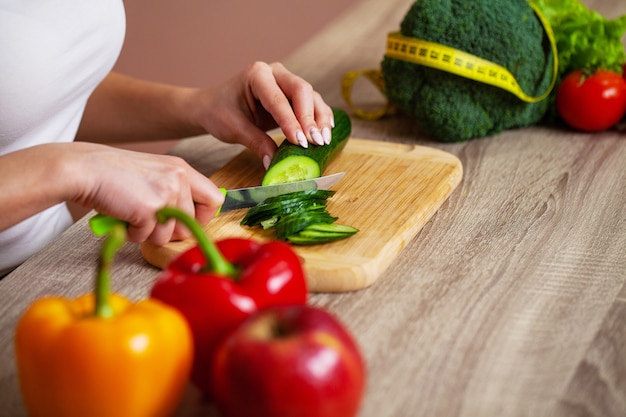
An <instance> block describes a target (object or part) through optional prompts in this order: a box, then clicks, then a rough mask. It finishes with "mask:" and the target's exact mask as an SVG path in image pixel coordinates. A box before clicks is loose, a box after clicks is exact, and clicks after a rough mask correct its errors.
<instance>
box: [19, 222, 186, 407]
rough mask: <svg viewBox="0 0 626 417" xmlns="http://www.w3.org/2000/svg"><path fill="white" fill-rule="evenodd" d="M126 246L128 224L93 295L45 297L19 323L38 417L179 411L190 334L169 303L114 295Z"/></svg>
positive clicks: (104, 261)
mask: <svg viewBox="0 0 626 417" xmlns="http://www.w3.org/2000/svg"><path fill="white" fill-rule="evenodd" d="M125 240H126V230H125V228H124V227H123V226H120V227H117V228H114V229H113V230H112V231H111V233H110V235H109V236H108V237H107V239H106V240H105V243H104V245H103V251H102V256H101V266H100V268H99V270H100V273H99V275H98V279H97V284H96V292H95V294H87V295H84V296H81V297H79V298H76V299H73V300H72V299H67V298H60V297H46V298H41V299H39V300H37V301H35V302H34V303H33V304H32V305H31V306H30V307H29V308H28V309H27V311H26V312H25V313H24V315H23V316H22V317H21V318H20V321H19V322H18V325H17V329H16V334H15V353H16V360H17V370H18V377H19V382H20V389H21V392H22V397H23V401H24V405H25V407H26V410H27V411H28V413H29V414H30V415H31V416H32V417H73V416H76V417H100V416H102V417H159V416H164V417H165V416H168V415H171V414H172V413H173V412H174V411H175V410H176V407H177V406H178V404H179V402H180V400H181V397H182V395H183V392H184V389H185V387H186V385H187V382H188V378H189V373H190V370H191V365H192V360H193V342H192V336H191V331H190V329H189V326H188V324H187V322H186V320H185V319H184V318H183V316H182V315H181V314H180V313H178V312H177V311H176V310H174V309H173V308H171V307H169V306H166V305H165V304H164V303H161V302H159V301H157V300H153V299H145V300H142V301H139V302H137V303H132V302H130V301H129V300H127V299H126V298H124V297H122V296H120V295H117V294H110V288H109V287H110V283H109V282H110V279H109V269H110V263H111V262H112V259H113V256H114V253H115V252H116V251H117V249H118V248H119V246H121V244H122V243H123V242H124V241H125Z"/></svg>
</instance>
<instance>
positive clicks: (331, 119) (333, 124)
mask: <svg viewBox="0 0 626 417" xmlns="http://www.w3.org/2000/svg"><path fill="white" fill-rule="evenodd" d="M330 127H333V128H334V127H335V118H334V117H331V118H330Z"/></svg>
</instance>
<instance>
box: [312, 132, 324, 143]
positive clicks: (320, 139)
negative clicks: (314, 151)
mask: <svg viewBox="0 0 626 417" xmlns="http://www.w3.org/2000/svg"><path fill="white" fill-rule="evenodd" d="M311 139H313V142H315V144H316V145H323V144H324V138H323V137H322V134H321V133H320V131H319V130H317V129H315V128H313V129H311Z"/></svg>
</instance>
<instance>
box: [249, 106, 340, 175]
mask: <svg viewBox="0 0 626 417" xmlns="http://www.w3.org/2000/svg"><path fill="white" fill-rule="evenodd" d="M333 115H334V119H335V127H334V128H333V130H332V140H331V142H330V143H329V144H328V145H314V144H309V147H308V148H306V149H305V148H303V147H301V146H299V145H294V144H292V143H291V142H288V141H286V140H284V141H283V142H282V143H281V144H280V146H279V147H278V149H277V150H276V153H275V154H274V158H272V162H271V163H270V166H269V168H268V170H267V172H266V173H265V175H264V177H263V180H262V182H261V185H272V184H281V183H285V182H292V181H302V180H308V179H311V178H317V177H319V176H321V175H322V173H323V172H324V170H325V169H326V166H328V164H329V163H330V162H331V161H332V160H333V159H335V157H336V156H337V155H339V153H340V152H341V151H342V150H343V148H344V147H345V146H346V143H347V142H348V138H349V137H350V133H351V132H352V122H351V121H350V118H349V117H348V115H347V114H346V112H344V111H343V110H340V109H333Z"/></svg>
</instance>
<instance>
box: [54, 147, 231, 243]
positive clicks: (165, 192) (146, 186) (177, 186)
mask: <svg viewBox="0 0 626 417" xmlns="http://www.w3.org/2000/svg"><path fill="white" fill-rule="evenodd" d="M68 148H71V151H70V152H69V153H68V154H67V155H66V156H65V158H68V161H70V163H68V164H66V167H67V168H66V170H67V171H68V172H66V173H65V175H67V176H68V178H71V179H72V180H73V185H72V186H71V187H69V188H68V190H72V193H71V194H70V195H68V196H67V200H70V201H73V202H75V203H77V204H79V205H81V206H83V207H86V208H90V209H95V210H96V211H98V212H100V213H103V214H106V215H110V216H113V217H116V218H118V219H120V220H124V221H126V222H128V223H129V224H130V226H129V229H128V238H129V240H130V241H133V242H144V241H149V242H151V243H153V244H155V245H162V244H165V243H167V242H168V241H170V240H179V239H183V238H186V237H188V236H189V231H188V230H187V229H186V228H185V227H183V226H182V225H178V224H176V223H175V221H173V220H172V221H168V222H167V223H165V224H159V223H158V222H157V219H156V211H157V210H159V209H160V208H162V207H165V206H171V207H177V208H180V209H182V210H183V211H185V212H186V213H188V214H190V215H192V216H195V218H196V219H197V220H198V221H199V222H200V223H201V224H206V223H208V222H209V221H210V220H211V219H212V218H213V217H214V216H215V213H216V212H217V210H218V209H219V207H220V206H221V205H222V203H223V201H224V195H223V194H222V193H221V191H220V190H219V189H218V188H217V186H216V185H215V184H213V182H212V181H210V180H209V179H208V178H207V177H206V176H204V175H202V174H201V173H199V172H198V171H196V170H195V169H193V168H192V167H191V166H190V165H189V164H187V163H186V162H185V161H184V160H182V159H180V158H178V157H175V156H169V155H155V154H148V153H141V152H134V151H128V150H122V149H118V148H112V147H108V146H104V145H98V144H91V143H82V142H75V143H72V144H68Z"/></svg>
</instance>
